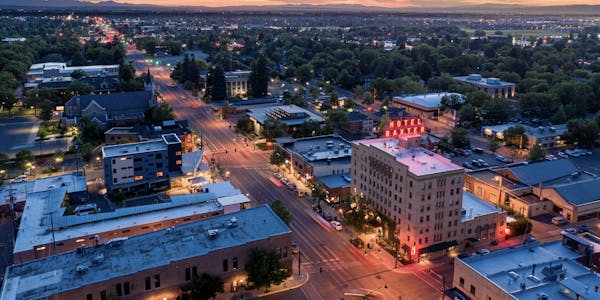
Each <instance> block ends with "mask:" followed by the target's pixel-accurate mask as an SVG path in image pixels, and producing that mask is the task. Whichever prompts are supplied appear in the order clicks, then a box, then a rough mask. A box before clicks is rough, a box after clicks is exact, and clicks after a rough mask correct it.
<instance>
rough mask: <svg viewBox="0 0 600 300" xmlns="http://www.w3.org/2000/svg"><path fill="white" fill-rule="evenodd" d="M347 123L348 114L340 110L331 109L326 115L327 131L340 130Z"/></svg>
mask: <svg viewBox="0 0 600 300" xmlns="http://www.w3.org/2000/svg"><path fill="white" fill-rule="evenodd" d="M347 122H348V112H347V111H345V110H342V109H332V110H330V111H329V113H328V114H327V120H326V122H325V125H326V127H327V129H328V130H329V131H333V130H335V129H338V128H340V126H342V125H343V124H346V123H347Z"/></svg>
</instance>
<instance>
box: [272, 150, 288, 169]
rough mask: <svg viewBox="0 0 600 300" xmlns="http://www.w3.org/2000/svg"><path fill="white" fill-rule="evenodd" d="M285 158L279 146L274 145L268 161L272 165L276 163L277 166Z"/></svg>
mask: <svg viewBox="0 0 600 300" xmlns="http://www.w3.org/2000/svg"><path fill="white" fill-rule="evenodd" d="M285 159H286V153H285V152H284V151H283V150H281V148H279V147H276V148H275V150H273V153H271V158H270V162H271V164H272V165H276V166H278V167H279V166H281V165H283V163H284V162H285Z"/></svg>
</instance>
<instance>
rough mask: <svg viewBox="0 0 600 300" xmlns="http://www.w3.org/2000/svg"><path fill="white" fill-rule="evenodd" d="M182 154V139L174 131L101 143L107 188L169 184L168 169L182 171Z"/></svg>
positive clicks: (133, 187)
mask: <svg viewBox="0 0 600 300" xmlns="http://www.w3.org/2000/svg"><path fill="white" fill-rule="evenodd" d="M181 155H182V148H181V140H180V139H179V137H177V134H174V133H170V134H164V135H162V136H161V138H160V139H156V140H151V141H146V142H139V143H131V144H121V145H114V146H105V147H102V159H103V162H104V179H105V186H106V190H107V191H108V192H113V191H115V190H129V189H145V190H152V189H161V188H165V187H168V186H169V177H170V173H174V172H179V173H181V164H182V160H181Z"/></svg>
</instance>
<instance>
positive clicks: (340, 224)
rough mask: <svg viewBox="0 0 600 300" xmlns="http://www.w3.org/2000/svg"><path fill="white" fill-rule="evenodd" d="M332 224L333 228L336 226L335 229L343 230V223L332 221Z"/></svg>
mask: <svg viewBox="0 0 600 300" xmlns="http://www.w3.org/2000/svg"><path fill="white" fill-rule="evenodd" d="M331 226H333V228H335V230H337V231H340V230H342V229H343V228H342V223H340V222H338V221H331Z"/></svg>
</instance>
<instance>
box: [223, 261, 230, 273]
mask: <svg viewBox="0 0 600 300" xmlns="http://www.w3.org/2000/svg"><path fill="white" fill-rule="evenodd" d="M228 270H229V263H228V262H227V259H224V260H223V272H227V271H228Z"/></svg>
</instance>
